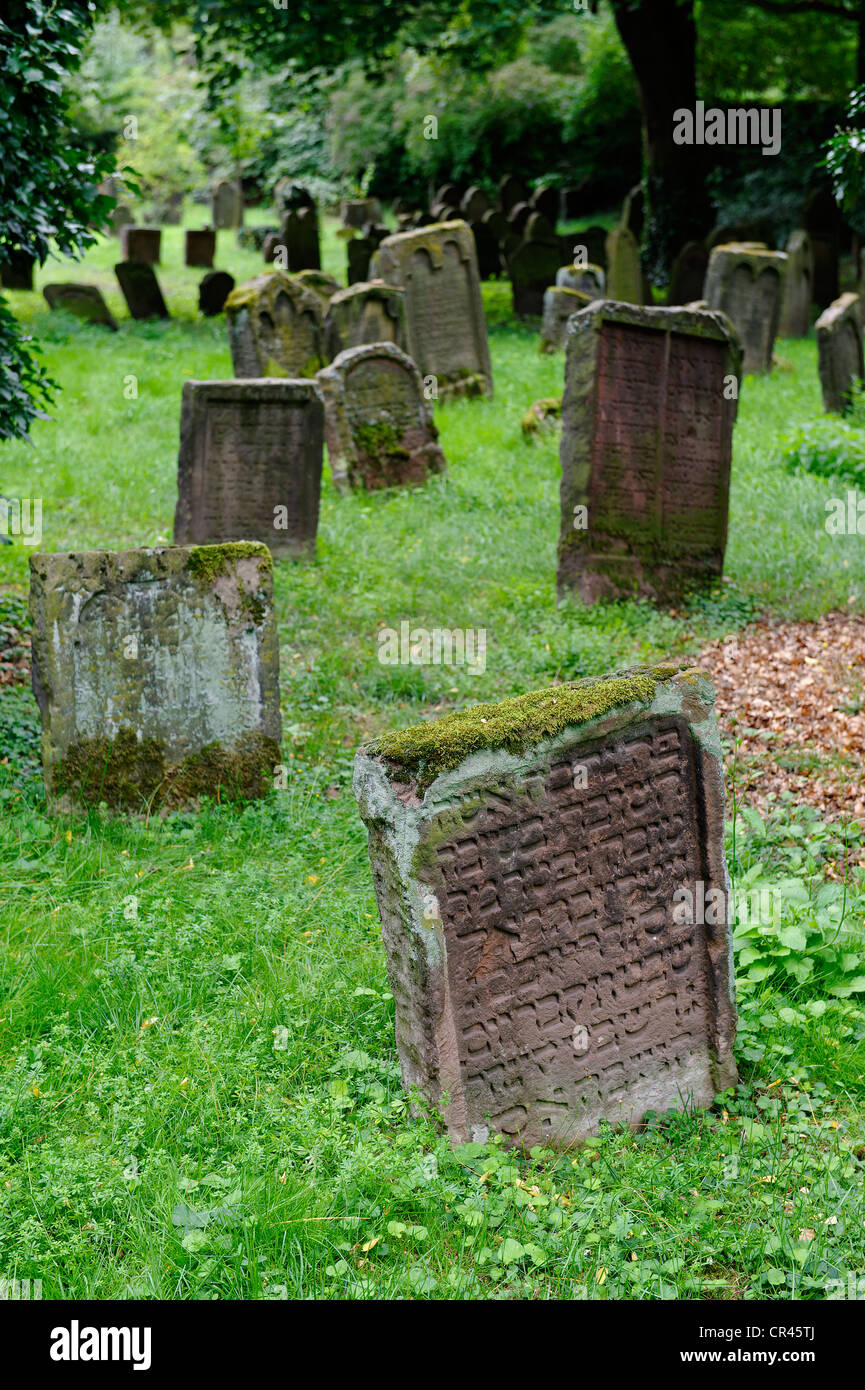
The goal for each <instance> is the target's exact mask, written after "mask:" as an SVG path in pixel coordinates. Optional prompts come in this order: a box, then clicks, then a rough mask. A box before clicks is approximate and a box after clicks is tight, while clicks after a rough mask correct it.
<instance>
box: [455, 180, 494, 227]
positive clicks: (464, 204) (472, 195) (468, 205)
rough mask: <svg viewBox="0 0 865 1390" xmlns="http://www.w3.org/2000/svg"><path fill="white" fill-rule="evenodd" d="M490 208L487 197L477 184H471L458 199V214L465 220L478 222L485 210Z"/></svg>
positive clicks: (487, 210)
mask: <svg viewBox="0 0 865 1390" xmlns="http://www.w3.org/2000/svg"><path fill="white" fill-rule="evenodd" d="M491 208H492V204H491V203H490V200H489V198H488V197H487V195H486V193H484V191H483V189H481V188H478V186H477V184H472V186H471V188H469V189H467V190H466V192H465V193H464V195H463V197H462V198H461V199H460V216H461V217H464V218H465V220H466V222H480V220H481V218H482V217H483V215H484V213H485V212H489V211H490V210H491Z"/></svg>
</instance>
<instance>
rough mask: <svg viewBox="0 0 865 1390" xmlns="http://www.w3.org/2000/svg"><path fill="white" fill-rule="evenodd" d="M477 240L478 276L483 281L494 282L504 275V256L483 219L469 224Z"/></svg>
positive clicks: (494, 236) (493, 234)
mask: <svg viewBox="0 0 865 1390" xmlns="http://www.w3.org/2000/svg"><path fill="white" fill-rule="evenodd" d="M469 225H470V226H471V229H472V236H473V237H474V239H475V255H476V256H477V258H478V275H479V276H480V278H481V279H482V280H492V279H493V278H494V277H495V276H497V275H501V273H502V256H501V252H500V250H499V243H498V240H497V238H496V235H495V233H494V232H493V230H492V228H491V227H490V226H489V225H488V224H487V223H486V222H485V221H484V220H483V219H481V221H480V222H472V223H470V224H469Z"/></svg>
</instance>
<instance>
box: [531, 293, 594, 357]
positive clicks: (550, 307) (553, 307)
mask: <svg viewBox="0 0 865 1390" xmlns="http://www.w3.org/2000/svg"><path fill="white" fill-rule="evenodd" d="M592 298H593V296H592V295H588V294H581V293H580V291H579V290H569V289H564V288H561V287H560V286H558V285H551V286H550V288H549V289H548V290H545V292H544V314H543V319H542V320H541V352H559V351H561V349H562V348H563V347H564V346H565V338H566V329H567V326H568V319H569V318H570V317H571V314H575V313H576V312H577V310H578V309H584V308H585V307H586V305H587V304H591V303H592Z"/></svg>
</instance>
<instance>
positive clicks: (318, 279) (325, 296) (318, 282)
mask: <svg viewBox="0 0 865 1390" xmlns="http://www.w3.org/2000/svg"><path fill="white" fill-rule="evenodd" d="M294 278H295V279H296V280H298V281H299V282H300V284H301V285H303V286H304V287H305V288H306V289H308V290H312V292H313V294H317V295H318V297H319V299H320V300H321V301H322V305H323V308H324V310H325V312H326V311H327V306H328V304H329V303H330V300H331V298H332V296H333V295H335V294H336V293H337V292H338V291H339V290H341V289H342V288H343V286H342V285H341V284H340V283H339V281H338V280H334V278H333V276H332V275H326V274H325V272H324V271H323V270H300V271H298V273H297V275H296V276H295V277H294Z"/></svg>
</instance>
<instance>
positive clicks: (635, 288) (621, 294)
mask: <svg viewBox="0 0 865 1390" xmlns="http://www.w3.org/2000/svg"><path fill="white" fill-rule="evenodd" d="M577 241H579V234H577ZM607 294H608V295H609V297H610V299H618V300H620V301H621V302H622V303H624V304H642V302H643V272H642V268H641V266H640V248H639V246H638V244H637V240H636V238H635V237H634V235H633V233H632V232H630V231H629V230H628V228H627V227H614V228H613V230H612V231H611V232H609V233H608V235H607Z"/></svg>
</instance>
